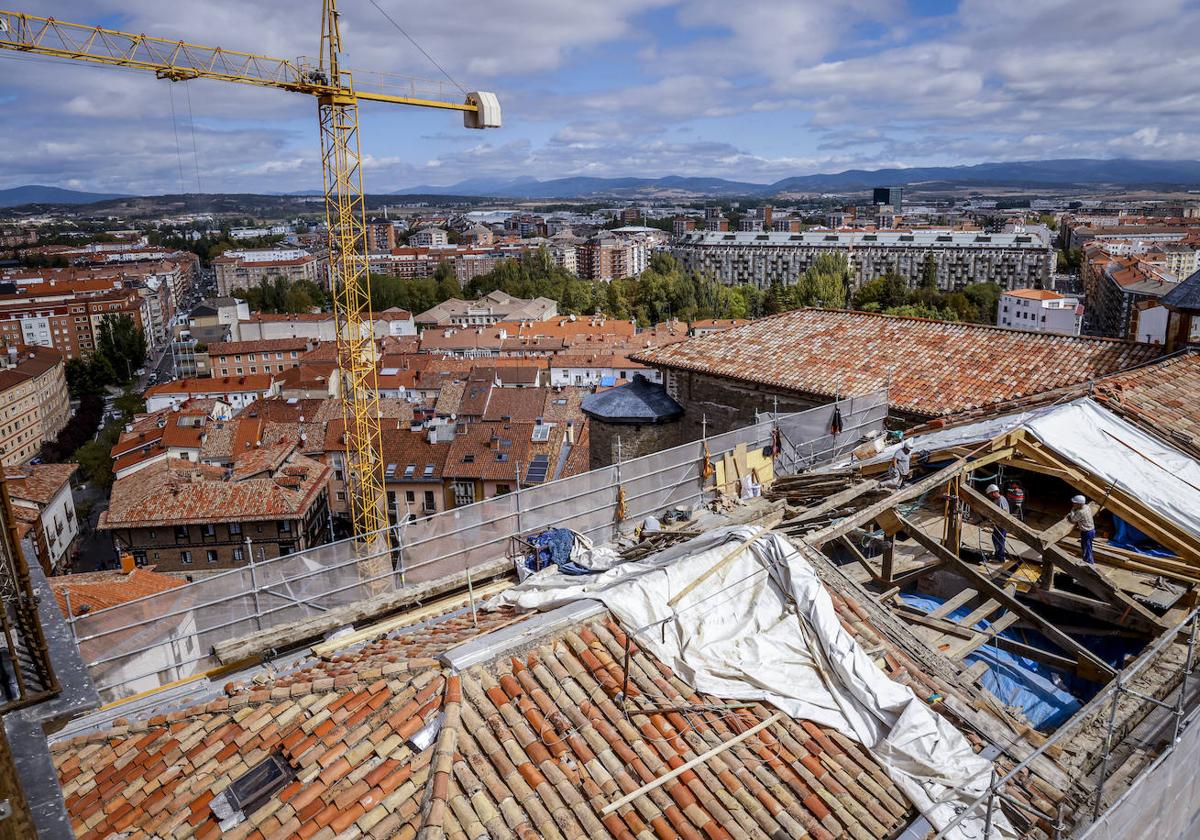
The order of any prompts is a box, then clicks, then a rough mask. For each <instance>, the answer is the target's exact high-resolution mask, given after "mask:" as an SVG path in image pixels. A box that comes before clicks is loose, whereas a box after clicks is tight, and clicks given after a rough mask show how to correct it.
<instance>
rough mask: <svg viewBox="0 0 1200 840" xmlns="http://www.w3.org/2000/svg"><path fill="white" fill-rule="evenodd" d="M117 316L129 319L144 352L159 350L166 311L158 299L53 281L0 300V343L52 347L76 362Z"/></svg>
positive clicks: (102, 285) (101, 284) (111, 287)
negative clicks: (147, 348) (141, 337)
mask: <svg viewBox="0 0 1200 840" xmlns="http://www.w3.org/2000/svg"><path fill="white" fill-rule="evenodd" d="M120 315H128V316H129V317H130V318H132V319H133V322H134V324H136V325H137V326H138V327H139V328H140V329H141V330H142V331H143V332H144V333H145V335H146V343H147V345H148V346H150V347H152V348H153V347H158V346H161V344H162V341H163V339H164V337H165V335H164V330H163V328H162V318H163V317H164V309H163V303H162V300H161V299H160V297H159V296H158V293H157V292H149V291H148V290H147V289H146V288H145V287H140V288H138V287H134V288H129V287H125V286H121V285H120V284H119V283H118V284H114V283H113V282H112V281H110V280H79V281H75V282H64V283H58V282H57V281H52V282H49V283H41V284H38V285H26V286H20V287H18V291H17V292H16V293H14V294H7V295H0V343H4V344H30V345H37V346H39V347H52V348H54V349H55V350H58V351H59V352H61V353H62V354H63V355H64V356H65V357H66V358H68V359H79V358H82V357H84V356H87V355H89V354H90V353H92V351H94V350H95V349H96V339H97V337H98V336H99V333H100V325H101V324H102V323H103V322H104V320H105V319H106V318H109V317H114V316H120ZM156 324H157V325H158V326H157V327H156V326H155V325H156Z"/></svg>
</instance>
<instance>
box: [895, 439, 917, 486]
mask: <svg viewBox="0 0 1200 840" xmlns="http://www.w3.org/2000/svg"><path fill="white" fill-rule="evenodd" d="M912 450H913V443H912V441H911V440H906V441H904V443H902V444H900V448H899V449H897V450H896V454H895V455H894V456H892V477H893V480H894V481H895V483H896V486H897V487H901V486H903V484H904V482H906V481H908V480H909V479H910V478H912Z"/></svg>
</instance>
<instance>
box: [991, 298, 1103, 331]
mask: <svg viewBox="0 0 1200 840" xmlns="http://www.w3.org/2000/svg"><path fill="white" fill-rule="evenodd" d="M996 307H997V308H996V326H998V327H1009V328H1010V329H1017V330H1033V331H1034V332H1045V333H1058V334H1060V335H1079V332H1080V329H1081V328H1082V326H1083V304H1082V303H1081V302H1080V300H1079V298H1075V297H1070V296H1068V295H1062V294H1059V293H1058V292H1051V291H1047V290H1046V289H1014V290H1012V291H1011V292H1005V293H1004V294H1002V295H1001V296H1000V301H999V303H998V304H997V305H996Z"/></svg>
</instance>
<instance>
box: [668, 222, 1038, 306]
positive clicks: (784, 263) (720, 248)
mask: <svg viewBox="0 0 1200 840" xmlns="http://www.w3.org/2000/svg"><path fill="white" fill-rule="evenodd" d="M671 250H672V252H673V253H674V254H675V256H676V257H677V258H678V259H679V260H680V262H681V263H683V267H684V270H686V271H692V272H695V273H697V274H707V275H709V276H711V277H714V278H716V279H717V280H718V281H720V282H721V283H724V284H726V285H740V284H743V283H747V284H750V285H753V286H758V287H759V288H763V289H765V288H767V287H769V286H770V285H771V284H772V283H775V282H778V283H782V284H784V285H791V284H793V283H795V282H796V280H797V278H799V276H800V275H801V274H802V273H803V272H804V270H805V269H807V268H808V267H809V266H810V265H812V263H813V261H814V260H815V259H816V258H817V257H818V256H819V255H820V254H824V253H834V254H841V255H843V256H845V257H846V259H847V262H848V263H849V265H850V277H851V283H852V285H853V286H854V287H855V288H858V287H859V286H861V285H862V284H863V283H865V282H867V281H869V280H873V279H875V278H876V277H879V276H881V275H883V274H885V273H887V272H889V271H890V272H895V273H897V274H899V275H900V276H901V277H903V278H904V279H905V280H906V281H908V283H909V284H910V285H912V286H916V285H918V284H919V283H920V281H921V276H922V270H923V268H924V266H925V260H926V257H928V256H930V255H932V256H933V258H934V260H935V261H936V263H937V283H938V288H940V289H942V290H945V291H954V290H957V289H962V288H963V287H964V286H967V285H969V284H971V283H996V284H997V285H999V286H1000V287H1001V288H1002V289H1025V288H1033V287H1035V286H1037V285H1044V284H1045V283H1046V281H1047V280H1048V279H1049V277H1050V270H1051V265H1052V260H1053V251H1052V250H1051V249H1050V247H1049V246H1048V245H1047V244H1046V243H1044V242H1042V241H1041V240H1040V239H1039V238H1038V237H1036V236H1032V235H1026V234H998V233H992V234H988V233H978V232H975V231H936V230H915V231H903V230H896V231H807V232H805V233H778V232H771V233H713V232H700V233H689V234H686V235H685V236H683V237H680V238H679V240H678V241H677V242H676V243H675V245H673V246H672V249H671Z"/></svg>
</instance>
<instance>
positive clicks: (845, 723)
mask: <svg viewBox="0 0 1200 840" xmlns="http://www.w3.org/2000/svg"><path fill="white" fill-rule="evenodd" d="M756 536H757V537H758V538H757V539H755V540H753V542H752V543H751V546H750V549H749V550H747V551H742V552H740V553H738V554H737V556H735V557H733V558H732V559H731V560H730V559H728V558H729V557H730V555H731V554H732V553H733V552H734V551H735V550H736V548H737V547H738V545H740V544H741V543H742V542H744V541H746V540H750V539H752V538H754V537H756ZM723 560H725V561H726V562H725V563H724V564H723V565H722V566H721V567H720V569H719V571H718V572H716V573H715V574H712V575H710V576H709V577H708V578H706V579H705V580H703V581H702V582H700V583H699V585H697V586H696V588H695V589H693V590H692V591H691V592H688V593H687V594H686V595H685V596H684V597H683V598H682V599H681V601H680V602H679V603H678V604H676V605H675V606H674V607H670V606H668V601H670V600H671V599H672V598H674V597H675V596H676V595H677V594H679V593H681V592H683V590H684V589H685V588H686V587H687V586H689V585H690V584H692V583H693V582H694V581H696V580H697V579H698V578H700V577H701V576H702V575H703V574H704V573H705V572H706V571H708V570H709V569H711V568H713V567H714V566H716V565H718V564H720V563H722V561H723ZM584 598H594V599H596V600H599V601H601V602H603V603H604V604H605V606H606V607H608V609H609V610H611V611H612V612H613V614H615V615H616V616H617V618H618V619H619V620H620V622H621V624H622V625H623V627H625V628H626V629H627V630H628V631H629V632H631V633H632V635H633V636H634V637H635V638H636V639H637V643H638V645H639V646H641V647H642V648H643V649H645V650H647V651H649V652H650V653H651V654H652V655H654V656H655V657H656V658H658V659H659V660H660V661H662V662H664V663H665V664H667V665H668V666H670V667H671V668H672V669H673V670H674V671H675V672H676V673H677V674H678V675H679V677H680V678H681V679H683V680H685V681H686V682H687V683H688V684H689V685H691V686H693V687H694V688H695V689H696V690H697V691H701V692H705V693H708V694H712V695H715V696H717V697H722V698H728V699H738V700H761V701H764V702H767V703H770V704H772V705H773V706H775V707H776V708H778V709H779V710H780V711H782V712H784V713H785V714H787V715H790V716H791V717H795V718H805V719H808V720H812V721H814V722H816V723H818V724H820V725H822V726H828V727H831V728H833V729H836V730H837V731H839V732H841V733H843V734H844V735H846V736H847V737H849V738H852V739H854V740H855V741H857V742H858V743H860V744H862V745H863V746H864V747H866V748H867V749H868V750H869V751H870V752H871V754H872V756H874V758H875V759H876V760H877V761H878V762H879V763H880V764H881V765H882V766H883V767H884V769H885V770H886V771H887V773H888V776H889V777H890V778H891V779H892V780H893V781H894V782H895V783H896V785H897V786H898V787H899V788H900V790H901V791H902V792H903V793H904V795H905V796H906V797H908V799H909V801H910V802H912V803H913V805H915V806H916V807H917V808H918V809H919V810H920V811H921V813H922V814H924V815H925V816H926V817H927V818H928V820H929V822H930V823H931V824H932V825H933V826H935V827H936V828H939V829H940V828H943V827H944V826H946V825H947V824H948V823H949V822H950V821H951V820H953V819H954V817H955V816H956V815H957V814H958V813H959V812H960V811H962V810H963V809H964V808H965V807H966V806H967V805H969V804H970V803H972V802H973V801H974V800H975V799H976V798H977V797H979V796H980V795H982V794H983V793H984V792H985V791H986V789H987V784H988V780H989V777H990V774H991V770H992V764H991V762H989V761H987V760H985V759H983V758H980V757H979V756H977V755H976V754H975V753H974V752H973V751H972V749H971V746H970V744H969V743H968V742H967V740H966V739H965V738H964V737H963V736H962V734H961V733H960V732H959V731H958V730H957V729H955V728H954V726H952V725H951V724H950V723H949V722H948V721H947V720H946V719H945V718H943V717H942V716H940V715H938V714H935V713H934V712H933V711H932V710H931V709H930V708H929V707H928V706H927V705H926V704H925V703H924V702H922V701H921V700H919V699H918V698H917V697H916V696H915V695H914V694H913V692H912V691H911V690H910V689H909V688H908V687H906V686H902V685H900V684H899V683H895V682H892V681H891V680H890V679H888V677H887V675H886V674H885V673H884V672H883V671H882V670H880V669H879V668H878V667H876V665H875V664H874V663H873V662H872V661H871V659H870V658H869V657H868V656H867V654H866V653H865V652H864V651H863V650H862V648H861V647H860V646H859V645H858V643H857V642H856V641H855V639H854V638H853V637H852V636H851V635H850V634H849V633H847V632H846V630H845V629H844V628H843V627H842V625H841V622H840V621H839V620H838V616H837V613H836V612H835V610H834V607H833V602H832V601H831V600H830V597H829V593H828V592H826V591H825V587H824V585H823V584H822V583H821V580H820V578H818V577H817V575H816V572H815V571H814V570H813V568H812V566H811V565H810V564H809V562H808V560H806V559H805V558H804V557H803V556H802V555H801V554H800V552H799V551H797V549H796V548H795V547H794V546H793V545H792V544H791V543H790V542H788V541H787V540H785V539H784V538H783V537H782V536H780V535H779V534H775V533H773V532H764V531H762V530H761V529H758V528H750V527H745V526H741V527H729V528H722V529H718V530H714V531H710V532H708V533H706V534H703V535H702V536H699V537H697V538H695V539H693V540H690V541H689V542H686V543H682V544H680V545H676V546H673V547H671V548H669V549H667V550H666V551H664V552H662V553H660V554H658V555H655V556H654V557H651V558H649V559H647V560H644V561H641V562H637V563H625V564H623V565H620V566H617V567H615V568H613V569H610V570H609V571H607V572H604V573H603V574H600V575H596V576H594V577H586V578H581V577H571V576H567V575H563V574H560V573H559V572H558V571H557V569H553V568H552V569H547V570H544V571H542V572H539V573H538V574H536V575H533V576H531V577H530V578H528V579H527V580H526V581H525V582H524V583H522V584H520V585H519V586H517V587H515V588H514V589H511V590H509V591H507V592H505V593H502V594H501V595H499V596H497V598H496V599H494V600H493V601H492V602H491V605H493V606H499V605H505V604H507V605H513V606H517V607H520V608H524V609H540V610H546V609H553V608H556V607H561V606H564V605H565V604H568V603H571V602H573V601H577V600H580V599H584ZM789 599H790V602H789ZM793 604H794V605H793ZM982 810H983V809H982V808H981V809H980V811H979V813H978V815H977V816H975V817H972V818H968V819H965V820H964V821H963V822H962V823H961V824H960V825H959V826H958V827H957V828H956V829H955V830H954V831H953V832H951V833H950V834H949V835H948V836H949V837H955V838H977V837H982V836H983V833H984V815H983V813H982ZM992 828H993V837H1003V838H1009V837H1016V834H1015V832H1014V831H1013V829H1012V827H1011V825H1010V824H1009V823H1008V822H1007V821H1006V819H1005V818H1004V815H1003V814H1002V813H1000V812H999V811H998V810H997V811H996V812H995V813H994V815H993V825H992Z"/></svg>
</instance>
